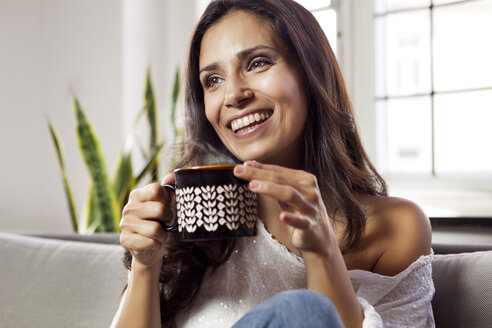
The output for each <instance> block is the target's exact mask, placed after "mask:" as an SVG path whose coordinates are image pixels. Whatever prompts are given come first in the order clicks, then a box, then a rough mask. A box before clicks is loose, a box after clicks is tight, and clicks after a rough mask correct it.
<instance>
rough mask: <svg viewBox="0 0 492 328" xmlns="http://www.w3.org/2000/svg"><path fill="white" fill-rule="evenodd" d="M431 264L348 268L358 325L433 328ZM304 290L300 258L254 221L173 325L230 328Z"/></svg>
mask: <svg viewBox="0 0 492 328" xmlns="http://www.w3.org/2000/svg"><path fill="white" fill-rule="evenodd" d="M431 262H432V255H427V256H421V257H420V258H419V259H418V260H417V261H415V262H414V263H412V264H411V265H410V266H409V267H408V268H407V269H405V270H404V271H403V272H400V273H399V274H397V275H395V276H391V277H390V276H382V275H379V274H376V273H372V272H368V271H363V270H350V271H349V276H350V279H351V281H352V285H353V287H354V290H355V292H356V295H357V298H358V300H359V303H360V304H361V308H362V310H363V311H364V316H365V318H364V322H363V327H364V328H369V327H370V328H379V327H383V326H384V327H405V328H406V327H435V324H434V317H433V312H432V306H431V300H432V297H433V295H434V284H433V282H432V266H431ZM306 287H307V281H306V272H305V266H304V261H303V259H302V258H300V257H298V256H296V255H295V254H292V253H291V252H289V251H288V250H287V248H286V247H285V246H283V245H282V244H280V243H279V242H278V241H276V240H275V239H274V238H273V237H272V236H271V235H270V234H269V233H268V231H267V230H266V229H265V227H264V225H263V224H262V223H261V222H259V224H258V235H257V236H255V237H247V238H240V239H238V241H237V243H236V248H235V250H234V251H233V252H232V255H231V257H230V259H229V260H228V261H227V262H226V263H225V264H223V265H222V266H220V267H219V268H218V269H217V270H216V271H215V272H214V273H213V274H210V273H208V274H207V275H206V277H205V279H204V281H203V284H202V287H201V289H200V291H199V293H198V296H197V299H196V302H195V303H194V305H193V306H192V308H191V309H189V310H188V311H185V312H182V313H180V314H178V317H177V324H178V327H183V328H207V327H214V328H215V327H231V326H232V325H233V324H234V323H235V322H236V321H238V320H239V319H240V318H241V317H242V316H243V315H244V314H246V313H247V312H248V311H249V310H251V309H252V308H253V307H254V306H256V305H258V304H260V303H262V302H264V301H266V300H268V299H269V298H271V297H273V296H275V295H276V294H277V293H279V292H282V291H285V290H291V289H300V288H306ZM118 312H119V311H118ZM117 316H118V313H117V314H116V316H115V319H116V317H117Z"/></svg>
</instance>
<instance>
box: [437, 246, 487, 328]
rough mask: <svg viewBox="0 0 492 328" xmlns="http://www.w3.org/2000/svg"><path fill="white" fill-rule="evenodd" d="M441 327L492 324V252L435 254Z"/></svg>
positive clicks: (438, 318)
mask: <svg viewBox="0 0 492 328" xmlns="http://www.w3.org/2000/svg"><path fill="white" fill-rule="evenodd" d="M432 270H433V274H432V276H433V279H434V284H435V287H436V294H435V296H434V300H433V301H432V303H433V309H434V317H435V320H436V326H437V327H453V328H460V327H463V328H465V327H466V328H470V327H492V251H488V252H475V253H462V254H449V255H435V256H434V260H433V262H432Z"/></svg>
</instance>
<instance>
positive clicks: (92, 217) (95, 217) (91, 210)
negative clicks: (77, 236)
mask: <svg viewBox="0 0 492 328" xmlns="http://www.w3.org/2000/svg"><path fill="white" fill-rule="evenodd" d="M86 206H87V208H86V211H85V213H86V215H85V218H86V220H85V222H84V226H83V231H84V232H85V233H87V234H92V233H94V232H96V231H97V232H99V231H100V230H101V211H100V210H99V206H97V201H96V194H95V193H94V182H93V181H92V180H91V181H90V184H89V194H88V197H87V205H86Z"/></svg>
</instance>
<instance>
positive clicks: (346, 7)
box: [333, 0, 492, 218]
mask: <svg viewBox="0 0 492 328" xmlns="http://www.w3.org/2000/svg"><path fill="white" fill-rule="evenodd" d="M465 1H478V0H465ZM463 2H464V1H458V2H454V3H450V4H440V5H434V7H437V6H439V7H442V6H448V5H456V4H459V3H463ZM333 5H334V7H336V8H337V9H338V12H337V14H338V22H339V33H340V34H341V35H343V36H344V37H343V38H340V39H339V40H338V42H339V49H340V52H339V62H340V65H341V66H342V71H343V72H344V75H345V78H346V82H347V86H348V90H349V94H350V96H351V99H352V102H353V104H354V110H355V112H356V116H357V121H358V123H359V127H360V134H361V138H362V140H363V144H364V146H365V149H366V151H367V153H368V155H369V157H370V158H371V159H372V161H373V163H374V164H375V165H376V167H377V168H380V167H381V166H382V165H381V160H382V159H384V156H383V155H382V154H381V153H380V150H379V149H378V147H377V145H376V143H377V136H376V133H377V131H376V126H377V124H376V109H375V103H376V101H377V98H376V90H375V85H374V84H375V83H374V81H375V77H376V76H375V74H376V73H375V54H374V53H375V30H374V25H375V17H376V15H377V14H375V11H374V5H375V4H374V0H370V1H367V0H337V1H333ZM431 6H432V1H431ZM422 8H429V7H421V8H419V9H422ZM412 10H417V9H412ZM391 12H396V11H391ZM431 16H432V15H431ZM431 19H432V18H431ZM431 29H432V27H431ZM368 40H369V41H368ZM491 88H492V87H491ZM432 90H433V86H432V89H431V92H432ZM443 94H444V92H443ZM415 96H417V95H415ZM432 102H433V101H432ZM432 143H433V144H432V147H433V148H434V142H433V141H432ZM433 151H434V150H433ZM433 172H434V174H431V175H429V174H403V173H401V174H396V173H385V172H383V177H384V178H385V179H386V181H387V183H388V186H389V193H390V195H392V196H400V197H404V198H408V199H411V200H414V201H415V202H416V203H418V204H419V205H421V207H423V209H424V211H426V213H427V214H428V215H429V216H432V217H473V218H486V217H489V218H490V217H492V174H486V175H477V174H475V173H462V174H436V173H435V170H434V166H433ZM446 204H453V210H449V209H448V210H446V208H445V207H446Z"/></svg>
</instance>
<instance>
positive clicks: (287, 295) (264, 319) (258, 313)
mask: <svg viewBox="0 0 492 328" xmlns="http://www.w3.org/2000/svg"><path fill="white" fill-rule="evenodd" d="M234 327H235V328H240V327H255V328H260V327H261V328H264V327H268V328H277V327H278V328H280V327H293V328H294V327H299V328H302V327H309V328H317V327H323V328H327V327H332V328H335V327H336V328H338V327H343V325H342V323H341V320H340V317H339V315H338V312H337V310H336V308H335V306H334V305H333V302H332V301H331V300H330V299H328V298H327V297H325V296H323V295H321V294H318V293H316V292H313V291H310V290H307V289H300V290H292V291H285V292H281V293H279V294H277V295H276V296H274V297H272V298H271V299H269V300H267V301H266V302H264V303H262V304H260V305H258V306H257V307H255V308H254V309H252V310H251V311H250V312H248V313H247V314H246V315H245V316H244V317H243V318H242V319H241V320H239V321H238V323H237V324H236V325H235V326H234Z"/></svg>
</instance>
